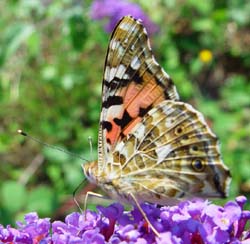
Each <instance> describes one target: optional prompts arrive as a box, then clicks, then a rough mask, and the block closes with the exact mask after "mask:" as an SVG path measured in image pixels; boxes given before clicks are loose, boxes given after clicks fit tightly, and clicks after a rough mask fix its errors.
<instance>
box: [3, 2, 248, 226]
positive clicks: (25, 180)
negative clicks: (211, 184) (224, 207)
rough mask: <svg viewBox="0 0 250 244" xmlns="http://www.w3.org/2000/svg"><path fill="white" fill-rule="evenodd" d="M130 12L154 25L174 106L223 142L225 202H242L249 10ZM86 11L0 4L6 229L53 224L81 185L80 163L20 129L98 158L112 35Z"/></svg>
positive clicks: (177, 6)
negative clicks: (36, 219) (192, 111)
mask: <svg viewBox="0 0 250 244" xmlns="http://www.w3.org/2000/svg"><path fill="white" fill-rule="evenodd" d="M105 1H106V2H108V0H105ZM95 2H97V1H95ZM110 2H112V1H110ZM123 2H124V1H123ZM117 3H118V4H119V3H122V2H121V1H120V2H119V1H117ZM130 3H131V2H130ZM133 3H134V4H135V5H136V6H139V7H140V8H141V9H143V11H144V13H145V15H147V16H148V18H149V19H151V20H152V21H153V22H154V23H155V25H156V26H158V31H157V32H155V33H154V34H152V35H151V43H152V47H153V50H154V54H155V56H156V59H157V60H158V61H159V63H160V64H161V65H162V66H163V67H164V69H165V70H166V71H167V72H168V73H169V74H170V76H171V77H172V79H173V80H174V82H175V84H176V86H177V89H178V91H179V94H180V95H181V99H182V100H183V101H186V102H189V103H191V104H193V105H194V106H195V107H196V108H197V109H198V110H200V111H201V112H202V113H203V114H204V115H205V117H206V119H207V121H208V123H209V124H210V125H211V127H212V128H213V131H214V132H215V133H216V134H217V135H218V137H219V138H220V140H221V144H222V145H221V148H222V152H223V158H224V161H225V163H226V164H227V165H228V166H229V167H230V169H231V172H232V175H233V181H232V184H231V190H230V198H231V199H233V198H234V197H235V196H237V195H239V194H244V195H246V196H249V193H250V152H249V146H250V78H249V77H250V68H249V67H250V15H249V13H250V2H249V1H243V0H241V1H238V0H228V1H226V0H221V1H216V0H211V1H194V0H187V1H181V0H179V1H178V0H171V1H169V0H168V1H167V0H157V1H154V2H151V1H143V0H137V1H133ZM93 4H94V3H93V1H90V0H89V1H84V0H78V1H77V0H60V1H59V0H55V1H50V0H39V1H38V0H34V1H31V0H19V1H18V0H6V1H5V0H2V1H1V2H0V12H1V16H0V29H1V35H0V199H1V201H0V223H2V224H13V222H15V220H16V219H20V218H22V216H23V214H25V213H27V212H29V211H37V212H38V213H39V215H40V216H41V217H44V216H49V217H52V218H53V217H55V215H56V217H58V216H57V214H58V211H59V209H60V208H62V206H63V203H64V202H65V201H68V200H69V199H71V198H72V192H73V191H74V190H75V188H76V187H77V186H78V185H79V183H80V182H81V181H82V180H83V179H84V176H83V173H82V170H81V164H82V163H83V161H82V160H80V159H78V158H77V157H72V156H70V155H68V154H65V153H62V152H60V151H56V150H53V149H48V148H45V147H43V146H42V145H40V144H38V143H36V142H34V141H31V140H27V139H26V138H23V137H21V136H19V135H17V133H16V131H17V129H20V128H21V129H23V130H25V131H26V132H28V133H29V134H31V135H33V136H35V137H37V138H39V139H41V140H42V141H44V142H46V143H50V144H52V145H56V146H59V147H61V148H64V149H67V150H69V151H70V152H73V153H76V154H78V155H80V156H82V157H84V158H86V159H88V160H92V159H96V158H97V150H96V148H97V131H98V123H99V113H100V105H101V104H100V103H101V81H102V71H103V65H104V61H105V54H106V49H107V46H108V40H109V36H110V33H107V32H106V31H105V29H104V23H107V21H110V18H111V17H110V15H109V14H107V16H106V18H104V19H103V18H101V19H98V20H97V19H94V18H93V16H92V17H91V14H90V12H91V8H92V7H93ZM100 4H101V0H100ZM135 5H133V6H135ZM108 8H109V9H108V10H109V11H111V10H112V8H113V5H112V4H111V3H110V4H109V7H108ZM107 12H108V11H107ZM89 137H91V138H92V140H93V142H92V143H93V152H91V150H90V146H89V141H88V138H89ZM221 203H223V202H221ZM75 209H77V208H75ZM64 210H65V211H63V213H65V214H66V213H67V212H68V211H70V209H69V208H65V209H64ZM59 212H60V211H59ZM55 213H56V214H55ZM61 214H62V213H61V212H60V213H59V215H61Z"/></svg>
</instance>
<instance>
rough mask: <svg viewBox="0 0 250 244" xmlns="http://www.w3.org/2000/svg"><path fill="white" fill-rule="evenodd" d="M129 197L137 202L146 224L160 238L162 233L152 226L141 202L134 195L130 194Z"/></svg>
mask: <svg viewBox="0 0 250 244" xmlns="http://www.w3.org/2000/svg"><path fill="white" fill-rule="evenodd" d="M129 195H130V196H131V198H132V199H133V201H134V202H135V204H136V206H137V208H138V209H139V211H140V212H141V214H142V216H143V218H144V219H145V220H146V222H147V223H148V225H149V226H150V228H151V229H152V231H153V232H154V234H155V235H156V236H158V237H160V233H159V232H158V231H157V230H156V229H155V227H154V226H153V225H152V224H151V222H150V221H149V219H148V217H147V215H146V213H145V212H144V211H143V209H142V208H141V206H140V204H139V202H138V201H137V199H136V198H135V196H134V195H133V193H129Z"/></svg>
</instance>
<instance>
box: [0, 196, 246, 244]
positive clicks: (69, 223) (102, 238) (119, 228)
mask: <svg viewBox="0 0 250 244" xmlns="http://www.w3.org/2000/svg"><path fill="white" fill-rule="evenodd" d="M246 202H247V199H246V198H245V197H237V198H236V200H235V201H229V202H227V203H226V204H225V206H224V207H222V206H218V205H215V204H211V203H209V202H208V201H204V200H200V199H194V200H191V201H182V202H180V203H179V204H178V205H176V206H171V207H170V206H163V207H160V208H159V207H157V206H155V205H150V204H146V203H144V204H141V207H142V209H143V211H144V212H145V214H146V215H147V217H148V219H149V221H150V224H152V225H153V226H154V227H155V229H156V230H157V231H158V232H159V236H156V235H155V234H154V233H153V232H152V230H151V229H150V225H149V224H148V223H147V222H146V221H145V219H144V217H143V216H142V214H141V212H140V211H139V210H138V209H137V208H134V209H133V210H132V211H124V208H123V206H122V205H121V204H119V203H114V204H112V205H110V206H108V207H102V206H98V207H97V212H93V211H88V210H87V212H86V216H85V214H80V213H71V214H69V215H68V216H67V217H66V218H65V221H54V222H53V223H52V224H51V223H50V221H49V219H47V218H46V219H40V218H39V217H38V215H37V214H36V213H29V214H27V215H26V216H25V218H24V222H23V223H21V222H18V223H17V228H13V227H11V226H7V227H6V228H5V227H3V226H1V225H0V243H25V244H26V243H30V244H38V243H39V244H52V243H53V244H63V243H74V244H78V243H79V244H80V243H86V244H90V243H95V244H104V243H111V244H118V243H136V244H146V243H157V244H165V243H170V244H171V243H172V244H205V243H208V244H209V243H233V244H240V243H244V244H247V243H250V229H249V227H248V222H249V221H250V211H249V210H244V206H245V204H246ZM85 217H86V218H85Z"/></svg>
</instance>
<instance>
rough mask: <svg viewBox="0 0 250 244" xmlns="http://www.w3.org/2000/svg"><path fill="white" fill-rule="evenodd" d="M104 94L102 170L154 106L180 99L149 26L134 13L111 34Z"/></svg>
mask: <svg viewBox="0 0 250 244" xmlns="http://www.w3.org/2000/svg"><path fill="white" fill-rule="evenodd" d="M102 94H103V96H102V100H103V101H102V113H101V118H100V123H101V125H100V130H101V131H100V136H101V137H100V138H99V143H100V146H99V148H100V149H101V150H100V151H99V153H100V154H102V156H104V158H103V159H102V160H101V162H100V161H99V167H100V170H101V171H102V170H104V168H105V167H106V164H105V162H107V161H108V158H109V157H110V156H109V153H110V151H112V150H113V149H114V146H115V145H116V143H117V142H118V141H120V140H121V139H122V138H123V137H125V136H126V135H127V134H128V133H129V132H130V131H131V129H132V128H133V127H134V126H135V125H136V124H137V123H138V122H140V121H141V118H142V117H143V116H144V115H145V114H146V113H147V112H148V111H149V110H150V109H151V108H152V107H154V106H156V105H157V104H158V103H159V102H161V101H163V100H165V99H173V100H177V99H178V94H177V92H176V88H175V86H174V85H173V83H172V81H171V79H170V77H169V76H168V74H167V73H166V72H165V71H164V70H163V69H162V68H161V67H160V66H159V64H158V63H157V62H156V61H155V59H154V57H153V55H152V51H151V47H150V45H149V40H148V36H147V33H146V30H145V28H144V27H143V25H142V24H141V22H140V21H138V20H135V19H133V18H132V17H128V16H127V17H124V18H123V19H122V20H121V21H120V23H119V24H118V25H117V27H116V28H115V30H114V32H113V34H112V36H111V40H110V44H109V48H108V52H107V57H106V62H105V70H104V80H103V91H102ZM103 161H104V162H103Z"/></svg>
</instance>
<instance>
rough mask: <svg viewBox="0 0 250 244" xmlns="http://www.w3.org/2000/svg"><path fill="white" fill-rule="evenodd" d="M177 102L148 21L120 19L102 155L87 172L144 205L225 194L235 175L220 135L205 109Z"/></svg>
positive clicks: (108, 66)
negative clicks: (227, 162)
mask: <svg viewBox="0 0 250 244" xmlns="http://www.w3.org/2000/svg"><path fill="white" fill-rule="evenodd" d="M178 100H179V96H178V93H177V91H176V88H175V86H174V84H173V82H172V80H171V78H170V77H169V75H168V74H167V73H166V72H165V71H164V70H163V69H162V68H161V67H160V65H159V64H158V63H157V62H156V60H155V58H154V56H153V55H152V51H151V47H150V44H149V39H148V36H147V32H146V30H145V28H144V27H143V25H142V24H141V22H140V21H139V20H136V19H134V18H132V17H130V16H126V17H124V18H123V19H121V21H120V22H119V23H118V25H117V26H116V28H115V30H114V31H113V34H112V36H111V40H110V44H109V48H108V52H107V56H106V62H105V70H104V78H103V88H102V112H101V116H100V128H99V144H98V145H99V146H98V161H96V162H91V163H87V164H84V165H83V168H84V172H85V175H86V176H87V178H88V179H89V180H90V181H91V182H93V183H95V184H96V185H98V186H100V187H101V188H102V189H103V190H104V191H105V192H106V193H107V194H108V195H109V196H110V197H111V198H113V199H116V200H119V201H120V202H124V203H126V202H127V203H132V204H136V205H137V206H138V207H140V206H139V203H141V202H150V203H158V204H165V205H166V204H167V205H170V204H173V203H175V202H176V199H179V198H183V197H192V196H197V197H226V195H227V191H228V188H229V183H230V179H231V178H230V172H229V170H228V169H227V167H226V166H225V165H224V164H223V161H222V159H221V155H220V150H219V145H218V139H217V137H216V136H215V135H214V134H213V132H212V131H211V130H210V129H209V127H208V125H207V124H206V122H205V120H204V118H203V116H202V114H201V113H199V112H198V111H196V110H195V109H194V108H193V107H192V106H191V105H189V104H187V103H184V102H180V101H178Z"/></svg>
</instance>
